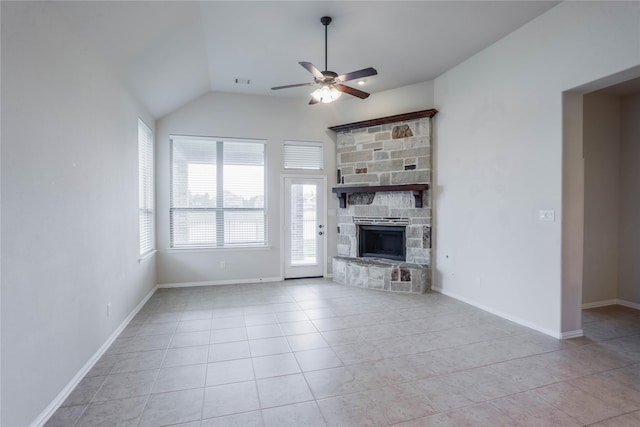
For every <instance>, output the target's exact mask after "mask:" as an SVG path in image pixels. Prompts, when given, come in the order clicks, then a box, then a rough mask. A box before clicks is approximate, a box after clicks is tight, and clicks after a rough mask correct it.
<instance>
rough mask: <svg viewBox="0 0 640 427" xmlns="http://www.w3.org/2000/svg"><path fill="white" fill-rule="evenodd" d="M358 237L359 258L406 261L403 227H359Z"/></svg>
mask: <svg viewBox="0 0 640 427" xmlns="http://www.w3.org/2000/svg"><path fill="white" fill-rule="evenodd" d="M358 235H359V237H358V254H359V256H361V257H370V258H385V259H392V260H398V261H405V260H406V245H405V242H406V239H405V227H404V226H397V225H360V226H359V233H358Z"/></svg>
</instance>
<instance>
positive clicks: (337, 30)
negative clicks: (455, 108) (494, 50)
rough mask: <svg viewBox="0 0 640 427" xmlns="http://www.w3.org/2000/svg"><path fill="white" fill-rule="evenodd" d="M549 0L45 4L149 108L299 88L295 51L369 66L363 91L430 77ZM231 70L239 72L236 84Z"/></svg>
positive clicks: (350, 66) (159, 112)
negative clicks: (371, 72) (214, 95)
mask: <svg viewBox="0 0 640 427" xmlns="http://www.w3.org/2000/svg"><path fill="white" fill-rule="evenodd" d="M557 3H558V2H557V1H464V2H463V1H371V2H370V1H281V2H273V1H256V2H247V1H146V2H145V1H141V2H135V1H132V2H111V1H104V2H103V1H80V2H55V3H51V7H52V8H54V9H55V11H56V13H58V14H59V15H60V16H61V17H62V18H63V20H65V21H66V22H67V23H68V25H70V26H71V27H72V28H73V29H74V30H75V31H76V32H77V33H78V35H79V36H80V37H82V38H83V39H85V40H87V42H88V43H89V44H91V45H93V47H94V48H95V49H96V50H97V51H98V53H99V54H100V55H102V56H104V60H105V61H106V63H107V65H108V66H110V67H112V68H113V70H114V71H115V72H116V73H117V74H119V75H120V76H121V77H122V78H123V80H124V81H125V82H126V84H127V85H128V86H129V88H130V90H131V91H132V92H133V93H134V94H135V95H136V96H137V97H138V98H139V99H140V101H141V102H142V103H143V104H144V105H145V107H147V109H148V110H149V111H150V112H151V113H152V114H153V115H154V116H155V117H160V116H163V115H164V114H166V113H168V112H170V111H172V110H174V109H176V108H178V107H179V106H181V105H183V104H185V103H186V102H188V101H190V100H192V99H194V98H196V97H198V96H200V95H202V94H204V93H206V92H207V91H210V90H211V91H221V92H235V93H249V94H261V95H274V96H289V97H301V98H308V97H309V93H310V90H309V88H308V87H303V88H296V89H287V90H281V91H271V90H270V88H271V87H273V86H280V85H285V84H293V83H304V82H311V81H312V77H311V75H310V74H309V73H308V72H307V71H305V70H304V69H303V68H302V67H301V66H300V65H298V62H299V61H308V62H312V63H313V64H315V65H316V66H317V67H318V68H319V69H321V70H322V69H324V28H323V26H322V24H321V23H320V17H322V16H324V15H329V16H331V17H332V18H333V22H332V23H331V25H330V26H329V58H328V65H329V70H332V71H335V72H337V73H339V74H343V73H346V72H350V71H354V70H358V69H362V68H366V67H369V66H371V67H374V68H376V69H377V70H378V75H377V76H375V77H371V78H368V79H367V83H366V85H365V86H362V87H359V88H360V89H362V90H365V91H367V92H371V93H376V92H379V91H383V90H387V89H393V88H397V87H402V86H406V85H409V84H413V83H419V82H423V81H427V80H432V79H434V78H435V77H437V76H438V75H440V74H442V73H443V72H445V71H447V70H448V69H450V68H451V67H453V66H455V65H456V64H458V63H460V62H462V61H464V60H465V59H467V58H469V57H470V56H472V55H473V54H475V53H476V52H479V51H480V50H482V49H484V48H485V47H487V46H489V45H491V44H492V43H494V42H495V41H497V40H499V39H500V38H502V37H504V36H505V35H507V34H509V33H510V32H512V31H514V30H515V29H517V28H518V27H521V26H522V25H524V24H525V23H527V22H529V21H530V20H532V19H534V18H535V17H537V16H538V15H540V14H542V13H543V12H545V11H546V10H548V9H550V8H551V7H553V6H555V5H556V4H557ZM236 78H248V79H251V84H250V85H249V86H246V85H237V84H235V79H236Z"/></svg>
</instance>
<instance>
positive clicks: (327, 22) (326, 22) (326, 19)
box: [320, 16, 331, 71]
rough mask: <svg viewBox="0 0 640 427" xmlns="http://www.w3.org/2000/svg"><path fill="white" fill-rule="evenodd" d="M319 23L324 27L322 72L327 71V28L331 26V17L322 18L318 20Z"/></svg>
mask: <svg viewBox="0 0 640 427" xmlns="http://www.w3.org/2000/svg"><path fill="white" fill-rule="evenodd" d="M320 22H322V25H324V70H325V71H329V68H328V67H327V44H328V43H327V27H328V26H329V24H331V17H330V16H323V17H322V18H320Z"/></svg>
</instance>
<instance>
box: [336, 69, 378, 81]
mask: <svg viewBox="0 0 640 427" xmlns="http://www.w3.org/2000/svg"><path fill="white" fill-rule="evenodd" d="M376 74H378V71H376V69H375V68H372V67H369V68H363V69H362V70H358V71H352V72H350V73H347V74H343V75H341V76H338V77H336V81H338V82H348V81H349V80H355V79H361V78H363V77H369V76H375V75H376Z"/></svg>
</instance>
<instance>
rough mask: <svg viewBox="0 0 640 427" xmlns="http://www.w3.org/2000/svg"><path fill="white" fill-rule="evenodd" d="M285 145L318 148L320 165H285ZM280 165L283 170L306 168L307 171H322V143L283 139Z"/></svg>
mask: <svg viewBox="0 0 640 427" xmlns="http://www.w3.org/2000/svg"><path fill="white" fill-rule="evenodd" d="M287 147H314V148H319V149H320V167H319V168H316V167H304V166H301V167H287ZM282 167H283V169H284V170H287V171H291V170H298V171H301V170H308V171H322V170H324V144H323V143H322V142H310V141H285V142H284V144H283V146H282Z"/></svg>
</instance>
